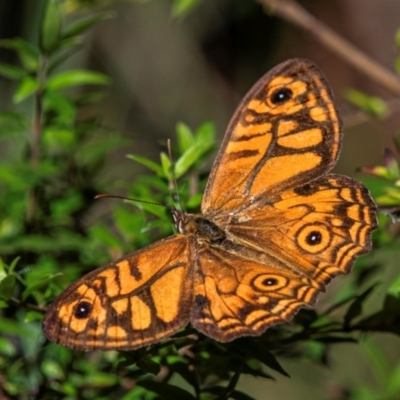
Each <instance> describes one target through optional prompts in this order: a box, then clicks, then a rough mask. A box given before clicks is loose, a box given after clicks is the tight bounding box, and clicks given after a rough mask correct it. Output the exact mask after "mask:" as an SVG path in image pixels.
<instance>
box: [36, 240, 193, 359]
mask: <svg viewBox="0 0 400 400" xmlns="http://www.w3.org/2000/svg"><path fill="white" fill-rule="evenodd" d="M190 260H191V257H190V240H188V238H187V237H186V236H183V235H175V236H171V237H168V238H165V239H163V240H160V241H158V242H156V243H154V244H153V245H150V246H148V247H145V248H144V249H142V250H139V251H136V252H134V253H132V254H130V255H127V256H125V257H123V258H122V259H121V260H119V261H116V262H115V263H111V264H109V265H106V266H104V267H102V268H99V269H97V270H95V271H92V272H90V273H88V274H87V275H85V276H84V277H83V278H81V279H79V280H78V281H76V282H75V283H73V284H72V285H71V286H69V287H68V288H67V289H66V290H65V291H64V292H63V293H62V294H61V295H60V296H59V297H58V298H57V299H56V300H55V301H54V303H53V304H52V305H51V306H50V308H49V309H48V311H47V313H46V316H45V319H44V321H43V330H44V332H45V334H46V336H47V337H48V338H49V339H50V340H52V341H54V342H57V343H59V344H61V345H63V346H67V347H71V348H74V349H77V350H85V351H88V350H96V349H101V350H112V349H125V350H129V349H133V348H137V347H141V346H144V345H146V344H150V343H154V342H156V341H159V340H160V339H163V338H165V337H167V336H169V335H171V334H172V333H174V332H175V331H177V330H178V329H179V328H181V327H183V326H185V325H186V324H187V323H188V321H189V317H190V310H191V307H192V303H193V287H192V279H191V278H190V277H191V275H192V274H193V265H192V263H191V262H190Z"/></svg>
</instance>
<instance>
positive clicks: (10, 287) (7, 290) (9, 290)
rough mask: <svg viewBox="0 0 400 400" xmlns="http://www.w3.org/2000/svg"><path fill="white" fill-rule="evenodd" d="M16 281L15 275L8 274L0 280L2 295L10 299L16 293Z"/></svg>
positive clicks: (0, 294)
mask: <svg viewBox="0 0 400 400" xmlns="http://www.w3.org/2000/svg"><path fill="white" fill-rule="evenodd" d="M15 282H16V279H15V276H14V275H7V276H6V277H5V278H4V279H3V280H2V281H1V282H0V297H2V298H3V299H5V300H9V299H10V298H11V297H12V296H13V294H14V287H15Z"/></svg>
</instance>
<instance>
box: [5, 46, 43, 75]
mask: <svg viewBox="0 0 400 400" xmlns="http://www.w3.org/2000/svg"><path fill="white" fill-rule="evenodd" d="M0 47H5V48H7V49H12V50H14V51H16V52H17V54H18V57H19V59H20V61H21V63H22V65H23V67H24V68H25V69H26V70H27V71H30V72H36V71H37V70H38V68H39V57H40V54H39V51H38V49H37V48H36V47H34V46H32V45H31V44H30V43H28V42H26V41H25V40H22V39H5V40H0Z"/></svg>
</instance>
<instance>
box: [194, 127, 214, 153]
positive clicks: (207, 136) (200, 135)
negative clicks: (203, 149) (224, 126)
mask: <svg viewBox="0 0 400 400" xmlns="http://www.w3.org/2000/svg"><path fill="white" fill-rule="evenodd" d="M195 137H196V141H198V142H205V143H207V145H208V146H209V147H211V146H213V145H214V144H215V126H214V124H213V123H212V122H204V123H202V124H201V125H200V126H199V127H198V128H197V130H196V133H195Z"/></svg>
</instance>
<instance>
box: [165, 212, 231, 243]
mask: <svg viewBox="0 0 400 400" xmlns="http://www.w3.org/2000/svg"><path fill="white" fill-rule="evenodd" d="M170 211H171V214H172V218H173V219H174V224H175V227H176V229H177V230H178V231H179V233H181V234H183V235H195V236H196V237H197V238H198V239H203V240H204V239H205V240H206V241H208V242H210V243H212V244H221V243H222V242H223V241H224V240H225V239H226V234H225V232H224V231H223V230H222V229H221V228H219V227H218V226H217V225H216V224H215V223H214V222H212V221H210V220H209V219H207V218H205V217H203V216H202V215H198V214H189V213H185V212H183V211H179V210H177V209H176V208H171V210H170Z"/></svg>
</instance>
